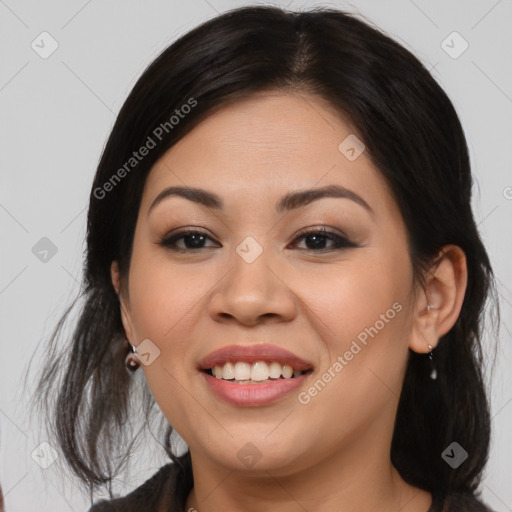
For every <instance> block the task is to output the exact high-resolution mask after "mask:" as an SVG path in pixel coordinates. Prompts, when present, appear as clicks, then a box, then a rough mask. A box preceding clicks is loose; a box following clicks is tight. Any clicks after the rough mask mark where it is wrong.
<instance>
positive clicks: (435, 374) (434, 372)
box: [427, 304, 437, 380]
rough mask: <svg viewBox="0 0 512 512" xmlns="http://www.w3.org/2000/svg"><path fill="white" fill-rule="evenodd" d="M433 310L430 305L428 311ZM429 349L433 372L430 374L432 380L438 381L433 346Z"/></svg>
mask: <svg viewBox="0 0 512 512" xmlns="http://www.w3.org/2000/svg"><path fill="white" fill-rule="evenodd" d="M431 309H432V306H431V305H430V304H427V311H430V310H431ZM428 348H429V349H430V353H429V355H428V358H429V359H430V366H431V367H432V371H431V372H430V378H431V379H432V380H436V379H437V370H436V367H435V366H434V361H433V353H432V352H433V348H432V345H429V346H428Z"/></svg>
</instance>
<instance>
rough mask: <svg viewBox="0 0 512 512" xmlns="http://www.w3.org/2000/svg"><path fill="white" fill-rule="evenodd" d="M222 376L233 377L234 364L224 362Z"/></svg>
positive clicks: (227, 378)
mask: <svg viewBox="0 0 512 512" xmlns="http://www.w3.org/2000/svg"><path fill="white" fill-rule="evenodd" d="M222 378H223V379H225V380H230V379H234V378H235V366H234V365H233V363H226V364H225V365H224V367H223V368H222Z"/></svg>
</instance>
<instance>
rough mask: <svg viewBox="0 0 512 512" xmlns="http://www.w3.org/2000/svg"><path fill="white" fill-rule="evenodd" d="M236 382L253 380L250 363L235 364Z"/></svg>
mask: <svg viewBox="0 0 512 512" xmlns="http://www.w3.org/2000/svg"><path fill="white" fill-rule="evenodd" d="M234 374H235V380H249V379H250V378H251V365H250V364H249V363H241V362H240V361H238V362H237V363H235V369H234Z"/></svg>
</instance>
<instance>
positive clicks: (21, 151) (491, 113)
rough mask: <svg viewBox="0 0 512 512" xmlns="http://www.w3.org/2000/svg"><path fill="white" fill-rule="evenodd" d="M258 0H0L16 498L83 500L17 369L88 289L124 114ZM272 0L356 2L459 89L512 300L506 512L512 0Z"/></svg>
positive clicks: (0, 137)
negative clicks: (161, 68)
mask: <svg viewBox="0 0 512 512" xmlns="http://www.w3.org/2000/svg"><path fill="white" fill-rule="evenodd" d="M248 3H249V2H235V1H231V0H188V1H187V2H176V1H173V2H171V1H165V2H164V1H157V0H151V1H146V2H142V1H135V0H130V1H121V0H110V1H105V0H104V1H100V0H89V1H84V0H73V1H67V2H65V1H63V0H60V1H58V0H53V1H47V2H37V1H35V0H32V1H16V0H6V1H2V0H0V23H1V29H0V40H1V45H0V51H1V56H2V60H1V62H2V64H1V67H0V102H1V107H2V117H1V123H0V141H1V145H2V147H1V151H0V170H1V172H2V176H1V180H2V181H1V184H2V186H1V189H0V237H1V238H0V239H1V241H2V243H1V262H0V263H1V266H0V315H1V324H0V329H1V331H0V340H1V341H0V343H1V357H0V365H1V367H0V390H1V396H0V453H1V455H0V482H1V484H2V487H3V490H4V494H5V499H6V510H7V512H16V511H23V512H28V511H34V510H38V511H40V512H44V511H52V512H58V511H61V510H62V511H68V510H77V511H78V510H85V509H87V504H88V503H89V500H88V499H87V498H86V497H84V496H81V495H80V494H79V493H78V490H77V488H76V487H75V485H74V484H73V482H72V481H71V480H70V479H69V477H68V476H66V474H65V473H64V472H63V471H62V468H60V467H59V464H58V462H59V461H57V463H56V464H52V465H51V466H50V467H49V468H48V469H43V468H41V467H40V465H38V464H37V463H36V462H35V461H34V460H33V457H32V454H33V453H35V454H39V456H40V457H43V459H44V458H45V457H46V459H45V460H50V459H51V451H49V448H48V447H47V446H45V445H43V446H42V447H41V446H40V443H41V442H44V441H45V439H46V438H45V437H44V434H42V433H41V424H40V423H41V422H39V421H38V418H35V420H33V421H29V419H28V418H27V416H26V403H25V400H26V396H24V395H23V394H22V393H21V391H20V390H21V387H20V386H21V384H20V379H21V378H22V376H23V375H24V373H25V372H26V366H27V363H28V360H29V357H30V356H31V355H32V353H34V351H36V349H37V348H39V350H42V348H41V346H42V345H40V343H41V340H43V339H44V338H45V337H46V336H48V334H49V333H50V331H51V329H52V327H53V326H54V325H55V323H56V321H57V319H58V318H59V315H60V313H61V312H62V310H63V308H64V307H65V305H66V304H67V303H68V302H69V300H70V299H71V298H72V297H73V296H74V295H75V293H76V291H77V290H78V287H79V280H80V276H81V261H82V251H83V248H84V245H83V238H84V234H85V219H86V206H87V198H88V194H89V190H90V186H91V182H92V178H93V174H94V171H95V167H96V165H97V163H98V159H99V157H100V154H101V151H102V149H103V146H104V144H105V142H106V139H107V136H108V134H109V131H110V129H111V127H112V125H113V123H114V120H115V116H116V114H117V112H118V111H119V109H120V107H121V105H122V103H123V101H124V99H125V98H126V96H127V94H128V93H129V91H130V89H131V87H132V86H133V85H134V83H135V80H136V79H137V78H138V76H139V75H140V73H141V72H142V71H143V69H144V67H145V66H146V65H147V64H148V63H149V62H151V61H152V60H153V58H154V57H155V56H156V55H157V54H158V53H159V52H160V50H161V49H163V48H164V47H166V46H167V45H168V44H169V43H171V42H172V41H173V40H174V39H175V38H176V37H177V36H179V35H181V34H182V33H184V32H186V31H187V30H188V29H190V28H192V27H193V26H195V25H197V24H198V23H199V22H201V21H203V20H205V19H207V18H210V17H212V16H214V15H215V14H216V13H218V12H222V11H225V10H227V9H230V8H233V7H237V6H241V5H245V4H248ZM274 4H275V5H281V6H286V5H288V6H289V7H290V8H296V9H299V8H305V7H309V6H313V5H328V6H336V7H341V8H345V9H347V10H349V11H357V12H360V13H362V14H363V15H365V16H366V17H367V18H368V19H369V20H371V21H372V22H374V23H376V24H377V25H378V26H379V27H381V28H382V29H384V30H385V31H387V32H388V33H389V34H390V35H391V36H392V37H394V38H396V39H397V40H398V41H399V42H401V43H402V44H404V45H405V46H406V47H407V48H408V49H409V50H411V51H412V52H413V53H414V54H415V55H416V56H417V57H418V58H420V60H422V61H423V62H424V63H426V64H427V66H428V68H429V69H432V70H433V74H434V76H435V77H436V79H437V80H438V81H439V83H440V84H441V86H443V87H444V88H445V90H446V91H447V93H448V94H449V96H450V98H451V99H452V101H453V102H454V104H455V107H456V109H457V111H458V113H459V115H460V118H461V121H462V124H463V126H464V127H465V131H466V135H467V139H468V144H469V147H470V151H471V158H472V164H473V172H474V174H475V181H476V183H475V188H474V193H475V197H474V204H473V207H474V211H475V215H476V218H477V219H478V222H479V229H480V231H481V234H482V237H483V239H484V243H485V244H486V246H487V248H488V251H489V253H490V256H491V260H492V263H493V265H494V269H495V272H496V276H497V279H498V286H499V288H498V290H499V294H500V300H501V308H502V323H503V325H502V329H501V335H500V338H501V342H500V348H499V350H498V363H497V366H496V368H495V369H494V370H493V372H492V373H493V387H492V415H493V424H494V437H493V444H492V451H491V456H490V461H489V464H488V467H487V471H486V476H485V479H484V482H483V485H482V492H483V497H484V499H485V500H486V501H487V502H488V503H489V504H490V505H491V506H492V507H493V508H494V509H495V510H496V511H503V512H505V511H510V510H512V488H511V486H510V482H511V481H512V480H511V475H512V471H511V467H512V462H511V461H512V449H511V448H512V386H511V383H512V377H511V372H510V370H509V369H510V367H511V362H512V361H511V360H512V354H511V352H512V350H511V343H510V342H511V323H512V322H511V310H512V285H511V283H512V264H511V254H512V242H511V239H512V237H511V236H510V235H511V231H510V225H511V220H512V173H511V161H512V158H511V157H512V150H511V147H512V68H511V55H512V34H511V25H512V1H511V0H498V1H497V0H479V1H475V0H472V1H467V0H458V1H451V2H446V1H442V0H436V1H426V0H414V1H413V0H393V1H386V2H382V1H378V0H368V1H357V0H355V1H354V2H353V3H351V4H349V3H347V2H341V1H340V2H329V3H325V2H324V3H319V2H315V3H313V2H300V1H291V2H290V1H289V0H287V1H286V2H284V1H283V2H275V3H274ZM43 31H46V32H48V33H49V34H51V37H52V38H53V39H54V40H56V41H57V43H58V48H57V50H56V51H55V52H54V53H53V54H52V55H50V56H49V57H48V58H42V57H41V55H40V54H41V52H43V51H48V50H49V49H51V41H50V39H49V38H48V36H40V34H41V33H42V32H43ZM453 31H457V32H458V33H459V34H460V35H461V36H462V38H463V39H464V40H465V41H467V43H468V44H469V47H468V48H467V50H466V51H464V52H463V53H462V54H461V55H459V56H457V58H453V56H454V55H456V54H458V53H460V51H461V50H462V49H463V44H464V42H463V40H461V39H457V37H458V36H450V37H449V38H448V39H447V37H448V36H449V35H450V34H452V32H453ZM42 38H43V42H41V39H42ZM33 41H35V42H34V45H39V47H36V48H37V49H38V51H39V53H37V52H36V51H35V50H34V49H33V48H32V47H31V45H32V43H33ZM443 41H446V42H445V43H443ZM447 45H449V46H451V49H450V48H449V47H447ZM43 46H44V48H43ZM445 50H448V52H451V53H452V56H450V55H449V54H448V53H447V51H445ZM43 237H47V238H48V239H49V240H51V242H52V243H53V244H54V245H55V248H56V250H57V252H56V253H55V254H54V255H52V253H51V252H50V253H48V254H47V255H46V261H41V258H43V260H44V257H45V256H44V254H42V253H40V252H39V253H38V251H37V250H34V252H35V253H36V254H34V252H33V247H34V246H35V245H36V244H37V243H38V242H39V241H40V239H41V238H43ZM39 243H42V244H44V243H47V242H39ZM37 247H39V246H36V248H37ZM36 357H37V356H36ZM36 363H37V360H36ZM38 447H39V448H38ZM157 448H158V447H157V445H156V443H155V441H154V440H153V439H149V440H148V443H147V445H145V446H144V448H143V450H140V452H141V453H140V454H139V456H138V457H139V458H137V459H136V461H138V462H136V464H135V466H136V469H135V470H132V471H131V472H129V473H128V474H127V475H126V476H125V478H124V480H123V481H120V482H119V487H118V488H119V491H120V492H123V489H126V490H130V489H131V488H133V487H135V486H136V485H139V484H140V483H142V481H144V480H145V479H146V478H147V477H149V476H150V475H152V474H153V473H154V471H155V470H156V468H157V467H159V466H160V465H161V464H163V463H164V461H165V459H164V458H163V457H162V456H161V455H158V450H157ZM34 450H36V451H35V452H34ZM38 450H39V451H38ZM45 450H46V451H45ZM148 450H154V451H153V452H150V451H148ZM41 451H42V452H44V453H42V454H41V453H40V452H41ZM150 453H154V454H151V455H150ZM34 458H36V457H34Z"/></svg>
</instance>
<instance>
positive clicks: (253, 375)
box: [212, 361, 304, 383]
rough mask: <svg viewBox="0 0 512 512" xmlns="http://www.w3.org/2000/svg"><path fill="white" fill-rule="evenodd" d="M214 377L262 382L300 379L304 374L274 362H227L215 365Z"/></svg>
mask: <svg viewBox="0 0 512 512" xmlns="http://www.w3.org/2000/svg"><path fill="white" fill-rule="evenodd" d="M212 373H213V376H214V377H216V378H217V379H224V380H235V381H249V382H254V383H256V382H261V381H265V380H268V379H279V378H280V377H281V376H282V377H283V378H285V379H290V378H292V377H299V376H301V375H302V374H303V373H304V372H302V371H300V370H294V369H293V368H292V367H291V366H290V365H288V364H284V365H281V364H280V363H278V362H276V361H273V362H271V363H267V362H265V361H258V362H256V363H254V364H252V365H251V364H249V363H244V362H241V361H238V362H236V363H234V364H233V363H231V362H227V363H225V364H224V365H222V366H220V365H215V366H214V367H213V368H212Z"/></svg>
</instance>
